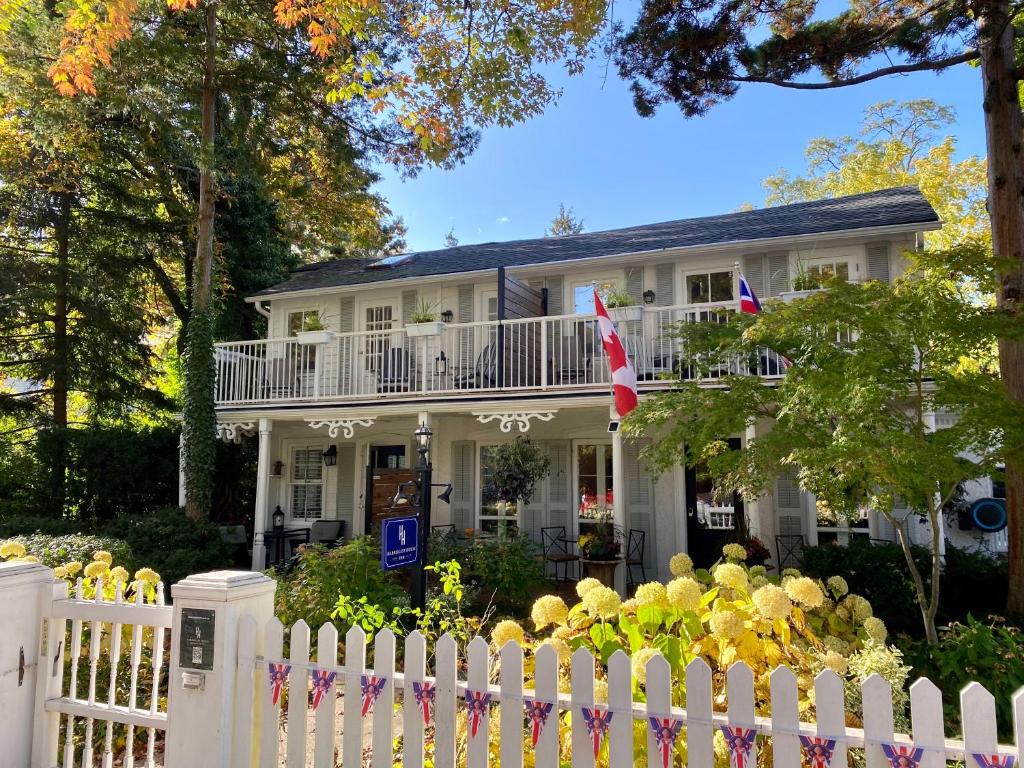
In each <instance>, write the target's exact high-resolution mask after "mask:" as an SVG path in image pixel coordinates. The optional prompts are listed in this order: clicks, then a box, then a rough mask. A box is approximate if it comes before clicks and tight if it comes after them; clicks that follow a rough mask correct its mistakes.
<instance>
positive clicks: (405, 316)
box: [402, 291, 417, 324]
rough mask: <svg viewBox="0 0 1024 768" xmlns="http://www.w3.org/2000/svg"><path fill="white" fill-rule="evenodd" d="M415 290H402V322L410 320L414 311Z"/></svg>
mask: <svg viewBox="0 0 1024 768" xmlns="http://www.w3.org/2000/svg"><path fill="white" fill-rule="evenodd" d="M416 298H417V294H416V291H402V323H403V324H404V323H410V322H412V316H413V313H414V312H415V311H416Z"/></svg>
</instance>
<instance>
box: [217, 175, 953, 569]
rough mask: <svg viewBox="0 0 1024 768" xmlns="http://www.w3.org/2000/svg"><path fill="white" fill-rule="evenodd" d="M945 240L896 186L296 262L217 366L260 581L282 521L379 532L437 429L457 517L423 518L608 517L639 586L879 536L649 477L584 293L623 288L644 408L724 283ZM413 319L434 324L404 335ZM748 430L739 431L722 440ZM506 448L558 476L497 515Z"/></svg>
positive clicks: (730, 288) (771, 290)
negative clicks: (253, 325) (794, 548)
mask: <svg viewBox="0 0 1024 768" xmlns="http://www.w3.org/2000/svg"><path fill="white" fill-rule="evenodd" d="M940 226H941V224H940V222H939V220H938V217H937V215H936V213H935V211H934V210H933V209H932V207H931V206H930V205H929V204H928V203H927V201H926V200H925V199H924V197H923V196H922V195H921V194H920V192H919V191H918V190H917V189H915V188H906V187H905V188H898V189H890V190H883V191H880V192H873V193H870V194H862V195H855V196H851V197H845V198H839V199H832V200H820V201H814V202H809V203H801V204H796V205H788V206H781V207H777V208H768V209H764V210H753V211H744V212H739V213H729V214H725V215H721V216H711V217H704V218H696V219H683V220H679V221H670V222H664V223H660V224H647V225H641V226H635V227H629V228H626V229H618V230H611V231H606V232H591V233H586V234H580V235H573V236H566V237H555V238H540V239H535V240H519V241H514V242H507V243H483V244H479V245H466V246H459V247H454V248H447V249H444V250H438V251H431V252H424V253H410V254H404V255H401V256H390V257H387V258H382V259H377V260H366V259H362V260H360V259H343V260H336V261H328V262H322V263H317V264H310V265H308V266H305V267H302V268H300V269H298V270H297V271H295V272H294V273H293V274H292V275H291V277H290V278H289V279H288V280H286V281H285V282H283V283H281V284H280V285H276V286H274V287H272V288H269V289H267V290H265V291H262V292H260V293H259V294H257V295H255V296H252V297H250V298H249V299H248V300H249V301H251V302H253V303H254V304H255V306H256V308H257V309H258V310H259V311H260V312H261V313H262V314H263V315H265V316H266V317H267V324H268V329H269V330H268V338H266V339H260V340H256V341H243V342H229V343H223V344H218V345H217V349H216V364H217V390H216V406H217V419H218V428H219V432H220V434H221V436H222V437H223V438H224V439H228V440H230V439H236V440H237V439H239V438H240V437H241V436H243V435H257V436H258V439H259V466H258V478H257V501H256V510H255V515H254V518H255V541H254V547H253V549H254V554H253V564H254V567H262V566H263V563H264V562H265V560H264V557H265V546H264V545H265V542H264V540H263V533H262V532H263V531H264V530H266V529H268V528H270V526H271V520H272V516H273V513H274V511H275V510H277V509H278V508H279V509H280V511H281V512H283V514H284V516H285V520H286V526H287V527H289V528H296V527H306V526H310V525H311V524H313V523H314V522H315V521H323V520H340V521H343V523H344V534H345V535H346V536H349V535H358V534H361V533H364V532H369V531H371V530H373V529H374V528H375V526H376V525H377V522H376V516H377V515H379V514H380V513H381V511H382V510H383V509H384V508H385V507H386V506H387V504H388V501H389V500H390V499H391V497H392V496H393V494H394V490H395V487H396V483H397V482H399V481H401V480H402V479H403V478H405V477H408V476H409V468H410V467H412V466H413V465H414V464H415V462H416V457H415V450H414V447H413V439H412V433H413V431H414V429H415V428H416V426H417V425H418V424H420V423H426V424H429V425H430V427H431V429H432V431H433V443H432V447H431V460H432V463H433V466H434V479H435V481H437V482H450V483H451V484H452V485H453V492H452V494H451V504H450V506H446V505H444V504H440V503H435V504H434V505H433V523H434V524H435V525H446V524H453V525H454V527H455V530H457V531H460V532H461V531H463V530H465V529H475V530H488V529H493V528H495V527H496V526H498V525H499V524H501V523H502V522H505V523H508V522H509V521H512V522H514V523H515V525H516V526H517V527H518V529H519V530H520V531H524V532H527V533H528V534H529V535H531V536H533V537H535V538H536V539H538V541H539V540H540V539H541V534H540V531H541V529H542V528H547V527H552V526H554V527H564V529H565V534H566V538H570V539H572V538H576V535H577V534H578V532H579V530H580V526H581V525H583V526H585V525H586V524H587V520H588V519H591V518H592V517H593V515H594V514H595V511H596V512H602V511H604V510H605V509H607V511H609V512H613V513H614V517H615V519H616V522H618V523H619V525H621V527H622V528H623V529H624V530H625V531H629V530H635V531H642V532H643V533H644V544H643V559H644V561H645V564H646V566H647V574H648V576H656V575H660V576H662V577H664V576H666V575H667V563H668V559H669V557H670V556H671V555H673V554H674V553H676V552H680V551H682V552H690V554H691V555H692V556H694V558H695V559H696V560H698V562H701V561H703V562H710V561H711V560H713V559H715V558H716V557H717V556H718V554H719V553H720V547H721V544H722V543H723V541H725V540H728V539H729V538H730V537H735V535H736V532H737V531H738V530H739V529H741V527H742V529H743V530H745V531H746V532H747V533H748V534H749V535H753V536H757V537H759V538H760V539H761V541H763V542H764V543H765V544H766V545H768V547H769V548H770V549H771V551H772V554H773V555H774V554H776V545H775V542H776V537H777V536H779V535H802V536H803V537H804V540H805V541H806V542H807V543H808V544H815V543H818V542H822V541H829V540H840V541H845V540H847V539H848V538H849V537H850V536H855V535H865V536H872V537H886V536H887V535H889V533H891V532H887V531H886V530H884V528H885V526H884V523H883V522H882V521H879V520H874V519H871V520H867V521H865V523H864V525H863V526H859V527H857V526H855V527H853V528H842V529H839V528H836V527H834V526H830V525H829V524H828V522H827V521H820V524H819V521H818V519H817V517H816V513H815V506H814V504H813V499H810V498H808V497H807V496H806V495H805V494H803V493H802V492H800V491H799V489H798V488H797V487H796V485H795V483H794V482H793V480H792V478H789V477H785V476H783V477H780V478H779V481H778V483H777V487H776V488H775V492H774V493H772V494H771V495H770V496H766V497H764V498H762V499H759V500H757V501H755V502H750V501H747V502H746V503H745V504H744V503H743V501H742V500H740V499H738V498H736V499H734V501H733V503H731V504H721V503H715V502H714V501H713V500H712V499H711V498H710V493H709V491H710V487H709V485H708V481H707V480H705V479H703V478H701V477H700V475H699V473H698V472H695V471H693V470H686V469H683V468H679V469H678V470H677V471H675V472H673V473H669V474H664V475H662V476H660V477H658V478H654V477H652V476H651V475H650V474H648V472H646V471H645V470H644V468H643V466H642V463H641V462H640V460H639V454H640V452H641V450H642V448H643V443H642V442H632V441H629V440H627V439H624V438H623V437H622V436H621V435H620V433H618V432H615V431H610V424H609V423H610V422H612V421H613V420H614V419H615V417H616V414H615V413H614V412H613V410H612V406H611V403H612V399H611V396H610V378H611V377H610V372H609V368H608V362H607V359H606V356H605V354H604V351H603V349H602V347H601V343H600V337H599V335H598V332H597V329H596V323H595V320H594V314H593V311H594V306H593V298H592V295H593V286H594V285H595V284H596V285H597V286H598V288H599V289H607V288H609V287H613V286H618V287H621V288H624V289H625V290H626V291H628V292H629V294H630V295H631V296H632V298H633V300H634V303H635V306H633V307H631V308H629V309H626V310H620V311H618V312H617V314H618V318H619V319H618V322H617V326H618V332H619V334H620V336H622V337H623V339H624V343H625V346H626V348H627V351H628V352H629V354H630V355H631V357H632V359H633V363H634V365H635V367H636V370H637V375H638V379H639V388H640V396H641V398H642V397H643V396H644V395H645V394H648V393H651V392H656V391H658V390H660V389H663V388H666V387H668V386H669V384H670V381H671V379H672V378H674V377H677V376H686V375H687V371H685V370H682V369H681V366H680V365H679V349H678V346H677V345H678V341H677V340H676V339H675V338H673V336H672V335H671V334H670V333H669V332H668V331H669V329H670V328H671V327H672V326H673V325H674V324H676V323H679V322H681V321H687V322H701V321H703V320H706V319H708V318H709V317H710V316H711V315H712V314H714V313H712V312H711V311H712V310H718V309H721V308H726V309H735V308H736V307H737V304H738V302H737V298H738V293H737V290H738V288H737V285H738V270H737V266H738V267H739V269H740V270H742V271H743V273H744V275H745V276H746V278H747V280H748V281H749V282H750V284H751V286H752V287H753V289H754V291H755V292H756V293H757V294H758V296H759V297H762V298H765V299H767V298H771V297H776V296H779V295H780V294H783V293H784V292H786V291H789V290H791V289H792V283H793V278H794V276H795V275H796V274H797V273H798V271H802V272H818V273H828V274H838V275H840V276H843V277H846V278H847V279H849V280H852V281H861V280H868V279H875V280H890V279H892V277H893V276H895V275H897V274H899V273H900V272H901V271H902V270H903V269H904V265H905V259H904V257H903V254H904V253H905V252H906V251H908V250H914V249H915V248H918V247H919V246H920V243H921V239H922V233H923V232H925V231H928V230H933V229H937V228H939V227H940ZM423 305H426V306H427V307H429V308H431V310H432V311H433V312H434V313H435V314H436V316H437V322H435V323H428V324H413V323H411V322H410V321H411V320H412V319H413V315H414V313H416V311H417V309H419V308H421V307H422V306H423ZM613 319H614V318H613ZM321 325H322V326H323V327H324V329H323V330H319V328H320V326H321ZM311 329H313V330H311ZM742 373H744V374H748V375H751V376H760V377H763V378H765V379H766V380H771V379H775V378H778V377H779V376H781V375H782V374H783V370H782V367H781V365H780V361H779V360H778V358H777V357H776V356H775V355H774V354H773V353H771V352H770V351H769V350H765V352H764V354H763V355H762V356H761V357H760V359H759V360H757V361H756V362H755V363H754V364H752V365H750V366H749V368H746V369H745V370H743V371H742ZM708 385H709V386H714V385H715V382H714V381H709V382H708ZM754 434H756V433H754V432H751V433H749V434H742V435H734V436H732V437H733V440H734V444H735V445H738V446H740V447H742V445H743V443H744V442H745V441H746V440H748V439H750V438H751V437H753V436H754ZM518 435H526V436H528V437H529V438H530V439H531V440H533V441H535V442H537V443H539V444H540V445H542V446H543V447H544V449H545V450H546V451H547V454H548V456H549V457H550V459H551V472H550V475H549V476H548V477H547V479H546V480H544V481H543V482H542V483H541V485H540V487H539V488H538V491H537V493H536V494H535V496H534V498H533V499H532V500H531V502H530V503H529V504H528V505H520V508H519V509H517V510H506V511H502V510H501V509H500V508H498V507H497V506H495V505H494V504H492V503H490V502H489V500H488V499H487V498H486V497H485V495H484V494H483V493H482V488H483V487H484V485H485V483H486V477H487V472H488V466H487V463H488V462H487V457H488V449H489V447H490V446H493V445H496V444H499V443H501V442H504V441H509V440H513V439H515V438H516V437H517V436H518Z"/></svg>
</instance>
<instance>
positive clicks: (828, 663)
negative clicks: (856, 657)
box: [821, 651, 847, 675]
mask: <svg viewBox="0 0 1024 768" xmlns="http://www.w3.org/2000/svg"><path fill="white" fill-rule="evenodd" d="M821 663H822V665H823V666H824V667H825V668H826V669H831V670H832V671H833V672H835V673H836V674H837V675H845V674H846V667H847V665H846V658H845V657H844V656H843V655H842V654H840V653H837V652H835V651H825V653H823V654H821Z"/></svg>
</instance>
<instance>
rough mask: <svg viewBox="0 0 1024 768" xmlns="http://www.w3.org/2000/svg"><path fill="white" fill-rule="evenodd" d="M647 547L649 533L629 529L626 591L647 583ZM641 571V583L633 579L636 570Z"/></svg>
mask: <svg viewBox="0 0 1024 768" xmlns="http://www.w3.org/2000/svg"><path fill="white" fill-rule="evenodd" d="M646 545H647V531H642V530H639V529H637V528H630V529H629V536H628V537H627V539H626V589H627V590H629V589H632V588H633V587H635V586H636V585H637V584H646V583H647V569H646V568H645V567H644V551H645V549H646ZM636 568H639V569H640V581H637V580H636V579H635V578H633V571H634V569H636Z"/></svg>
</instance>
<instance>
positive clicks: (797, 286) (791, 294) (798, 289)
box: [779, 263, 825, 302]
mask: <svg viewBox="0 0 1024 768" xmlns="http://www.w3.org/2000/svg"><path fill="white" fill-rule="evenodd" d="M823 290H825V288H824V286H823V285H822V280H821V276H820V275H818V274H816V273H813V272H810V271H808V269H807V267H805V266H804V265H803V264H802V263H801V264H798V265H797V271H796V276H795V277H794V278H793V290H791V291H782V292H781V293H779V298H780V299H782V300H783V301H787V302H789V301H795V300H797V299H805V298H807V297H808V296H810V295H811V294H812V293H819V292H821V291H823Z"/></svg>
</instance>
